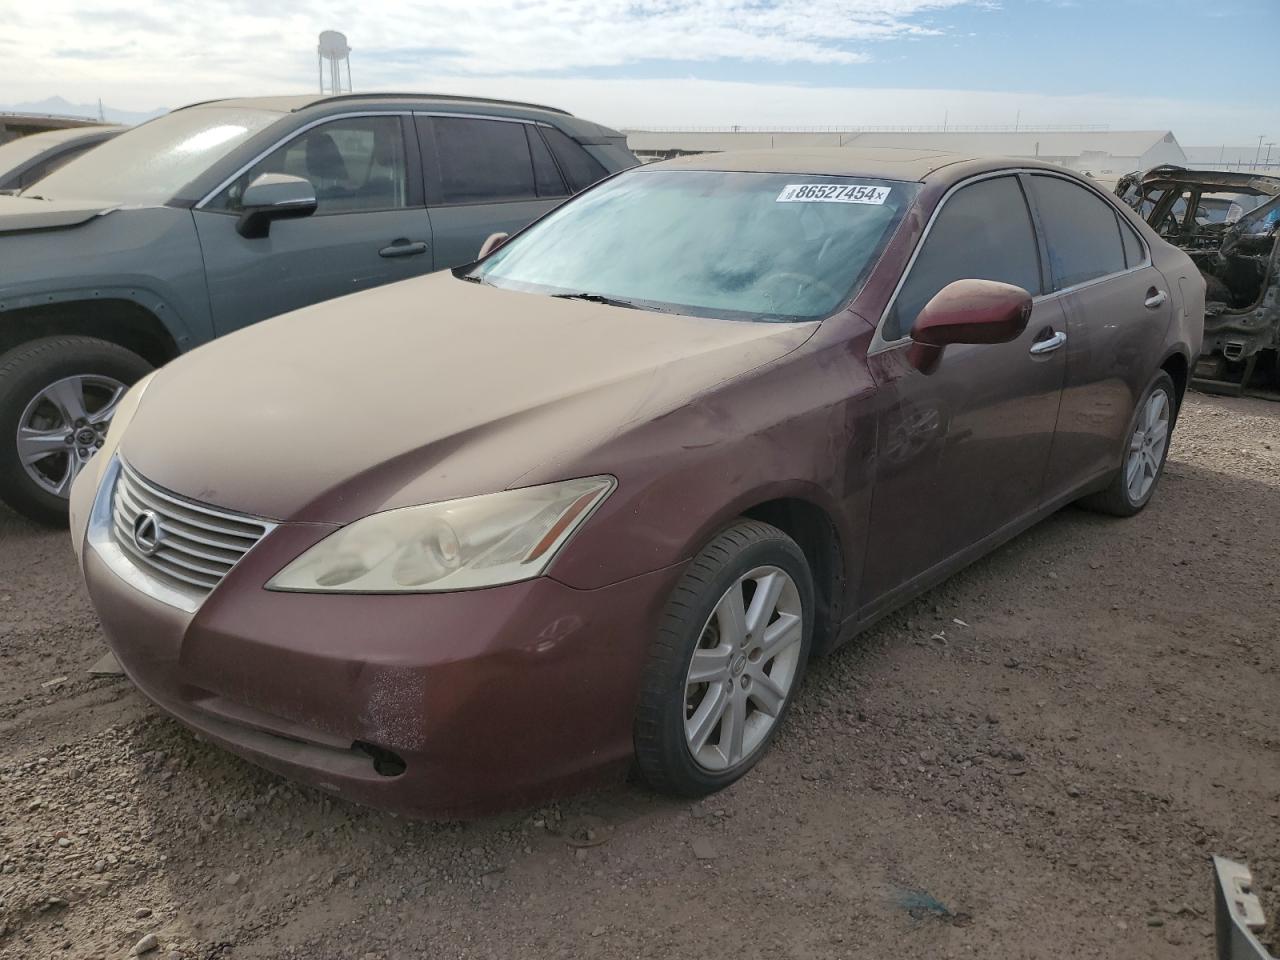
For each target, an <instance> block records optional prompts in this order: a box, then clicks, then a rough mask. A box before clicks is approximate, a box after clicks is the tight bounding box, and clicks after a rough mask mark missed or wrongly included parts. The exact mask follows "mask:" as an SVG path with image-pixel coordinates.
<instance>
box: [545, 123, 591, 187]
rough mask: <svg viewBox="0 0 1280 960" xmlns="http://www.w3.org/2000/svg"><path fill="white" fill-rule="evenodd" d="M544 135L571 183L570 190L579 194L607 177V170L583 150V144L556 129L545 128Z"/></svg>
mask: <svg viewBox="0 0 1280 960" xmlns="http://www.w3.org/2000/svg"><path fill="white" fill-rule="evenodd" d="M542 134H543V136H545V137H546V138H547V143H548V144H549V145H550V147H551V152H552V153H554V154H555V155H556V160H557V161H559V163H560V169H561V170H563V171H564V175H565V177H566V178H567V179H568V181H569V188H570V189H571V190H573V192H574V193H577V192H578V191H579V190H585V189H586V188H587V187H589V186H591V185H592V184H593V183H595V182H596V181H598V180H603V179H604V177H605V169H604V167H602V166H601V165H600V162H599V161H598V160H596V158H595V157H593V156H591V154H589V153H587V151H585V150H583V149H582V144H580V143H575V142H574V141H573V140H571V139H570V138H569V137H568V136H566V135H565V134H564V133H562V132H561V131H559V130H557V129H556V128H555V127H543V128H542Z"/></svg>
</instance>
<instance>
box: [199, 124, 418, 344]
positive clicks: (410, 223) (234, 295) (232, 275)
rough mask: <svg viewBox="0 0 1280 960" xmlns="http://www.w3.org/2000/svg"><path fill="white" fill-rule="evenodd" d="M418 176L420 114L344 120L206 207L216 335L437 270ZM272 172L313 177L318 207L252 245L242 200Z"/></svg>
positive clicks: (293, 143) (203, 237) (274, 156)
mask: <svg viewBox="0 0 1280 960" xmlns="http://www.w3.org/2000/svg"><path fill="white" fill-rule="evenodd" d="M419 169H420V167H419V161H418V150H417V143H416V139H415V138H414V137H413V136H412V118H411V117H409V116H408V115H403V116H402V115H398V114H388V113H378V114H369V115H360V116H348V117H342V118H339V119H334V120H329V121H326V122H323V123H320V124H317V125H314V126H311V127H308V128H307V129H305V130H303V131H301V132H299V133H298V134H296V135H295V136H293V137H292V138H290V139H289V140H287V141H286V142H285V143H283V144H282V145H280V146H279V147H277V148H276V149H275V150H273V151H272V152H271V153H270V154H268V155H267V156H266V157H265V158H263V159H262V160H259V161H258V162H256V163H255V164H254V165H253V166H252V167H251V168H250V169H248V170H247V171H245V172H244V173H243V174H241V175H240V176H239V177H237V178H236V180H235V181H234V182H232V183H231V184H230V185H229V186H227V187H226V188H225V189H224V190H222V192H221V193H219V194H218V195H217V196H216V197H214V198H213V199H212V200H211V201H210V202H209V203H208V204H206V205H205V206H203V207H202V208H199V209H197V210H196V211H195V212H194V214H195V222H196V230H197V232H198V233H199V235H200V244H201V247H202V248H203V253H204V260H205V272H206V275H207V277H208V281H209V300H210V304H211V306H212V309H213V321H214V325H215V328H216V329H217V332H218V333H219V334H223V333H227V332H228V331H230V330H235V329H237V328H238V327H242V326H245V325H246V324H249V323H254V322H256V321H258V320H262V319H265V318H266V317H271V316H275V315H277V314H280V313H285V312H286V311H289V310H296V309H297V308H299V307H304V306H307V305H308V304H312V303H317V302H319V301H321V300H328V299H330V298H332V297H338V296H342V295H343V294H348V293H355V292H356V291H358V290H365V289H368V288H370V287H375V286H378V285H380V284H384V283H391V282H393V281H396V280H404V279H406V278H408V277H413V276H416V275H418V274H422V273H427V272H428V271H430V270H431V269H432V266H433V263H434V259H433V253H432V249H431V248H432V244H431V240H432V237H431V221H430V218H429V217H428V215H427V210H426V206H425V204H424V198H423V193H422V178H421V175H420V173H419ZM263 173H286V174H290V175H292V176H298V177H302V178H304V179H306V180H309V181H310V182H311V185H312V186H313V187H314V188H315V191H316V200H317V201H318V206H317V209H316V212H315V213H314V214H313V215H312V216H310V217H306V218H303V219H300V220H279V221H277V222H275V223H273V224H272V225H271V232H270V233H269V235H268V236H266V237H262V238H255V239H246V238H244V237H242V236H240V234H239V233H238V232H236V222H237V219H238V217H239V212H240V197H241V196H242V195H243V193H244V190H245V188H246V187H247V186H248V185H249V184H250V183H252V182H253V180H254V179H255V178H257V177H258V176H259V175H261V174H263Z"/></svg>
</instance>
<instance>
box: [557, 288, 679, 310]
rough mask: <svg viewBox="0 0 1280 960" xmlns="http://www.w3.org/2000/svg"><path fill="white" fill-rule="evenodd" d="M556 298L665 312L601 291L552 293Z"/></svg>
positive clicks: (658, 308)
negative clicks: (606, 294) (608, 295)
mask: <svg viewBox="0 0 1280 960" xmlns="http://www.w3.org/2000/svg"><path fill="white" fill-rule="evenodd" d="M551 296H553V297H555V298H556V299H557V300H586V301H587V302H588V303H603V304H605V305H606V306H610V307H627V308H629V309H631V310H652V311H654V312H655V313H667V312H668V311H666V310H663V309H662V308H660V307H652V306H649V305H648V304H644V303H636V302H635V301H634V300H622V299H620V298H618V297H606V296H605V295H604V294H601V293H553V294H551Z"/></svg>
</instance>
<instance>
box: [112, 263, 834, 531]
mask: <svg viewBox="0 0 1280 960" xmlns="http://www.w3.org/2000/svg"><path fill="white" fill-rule="evenodd" d="M816 327H817V324H816V323H803V324H769V323H745V322H734V321H728V320H715V319H707V318H698V317H687V316H679V315H674V314H663V313H656V312H651V311H639V310H631V309H626V308H621V307H611V306H605V305H602V304H598V303H589V302H585V301H578V300H562V299H555V298H551V297H546V296H539V295H536V294H529V293H516V292H511V291H505V290H499V289H497V288H494V287H491V286H482V285H479V284H474V283H469V282H466V281H463V280H459V279H457V278H455V277H453V276H452V275H451V274H449V273H448V272H445V273H438V274H434V275H432V276H429V277H423V278H419V279H415V280H408V281H404V282H401V283H397V284H392V285H389V286H385V287H380V288H378V289H375V290H370V291H366V292H363V293H359V294H354V295H352V296H348V297H343V298H341V299H338V300H331V301H329V302H327V303H323V304H320V305H318V306H314V307H308V308H306V309H304V310H299V311H296V312H294V313H290V314H286V315H284V316H281V317H277V318H275V319H274V320H268V321H265V322H263V323H260V324H258V325H256V326H254V327H251V328H248V329H246V330H244V331H242V332H240V333H237V334H233V335H232V336H229V337H224V338H222V339H220V340H216V341H214V342H213V343H211V344H208V345H207V346H204V347H201V348H200V349H199V350H196V351H194V352H193V353H190V354H188V355H186V356H185V357H182V358H180V359H178V360H176V361H174V362H173V363H172V364H170V365H169V366H168V367H166V368H164V369H163V370H162V371H161V372H160V373H159V375H157V376H156V378H155V379H154V380H153V381H152V383H151V385H150V387H149V388H148V389H147V393H146V395H145V397H144V399H143V402H142V404H141V406H140V407H139V409H138V412H137V414H136V415H135V417H134V420H133V422H132V424H131V425H130V427H129V428H128V430H127V432H126V434H125V436H124V438H123V441H122V444H121V454H122V455H123V456H124V457H125V459H126V460H127V461H128V462H129V463H130V464H131V465H132V466H133V467H134V468H135V469H136V470H138V471H139V472H141V473H142V474H143V475H144V476H146V477H147V478H148V479H150V480H151V481H153V482H154V483H157V484H159V485H160V486H162V487H166V488H168V489H169V490H171V491H173V492H176V493H179V494H182V495H185V496H187V497H190V498H193V499H196V500H200V501H202V502H206V503H210V504H214V505H217V506H220V507H223V508H226V509H230V510H235V511H239V512H243V513H248V514H253V515H256V516H260V517H265V518H268V519H274V520H294V521H316V522H336V523H342V522H347V521H350V520H352V519H355V518H357V517H360V516H364V515H366V514H368V513H371V512H374V511H376V510H381V509H389V508H391V507H396V506H404V505H408V504H413V503H427V502H432V501H437V500H445V499H451V498H454V497H463V496H471V495H475V494H479V493H487V492H492V491H495V490H502V489H505V488H507V487H509V486H516V485H520V481H521V478H524V477H527V476H528V475H529V474H531V473H532V472H534V471H535V470H536V469H537V468H538V467H539V466H541V465H544V464H547V463H549V462H550V461H553V460H554V461H556V463H557V464H558V465H560V464H563V465H564V466H563V469H565V470H571V469H572V464H573V462H574V455H575V454H579V453H585V452H587V451H589V450H590V449H591V448H592V447H593V446H595V445H597V444H599V443H600V442H601V441H603V440H605V439H608V438H610V437H613V436H615V435H617V434H618V433H620V432H622V431H624V430H626V429H628V428H630V427H633V426H636V425H638V424H641V423H644V422H647V421H649V420H652V419H653V418H655V417H658V416H661V415H663V414H665V413H669V412H670V411H672V410H674V409H676V408H678V407H680V406H682V405H683V404H685V403H687V402H688V401H689V400H690V399H691V398H693V397H694V396H696V395H698V394H699V393H701V392H704V391H706V390H707V389H709V388H711V387H713V386H714V385H716V384H717V383H721V382H723V381H725V380H728V379H730V378H733V377H735V376H738V375H740V374H742V373H743V372H745V371H747V370H750V369H752V368H754V367H757V366H759V365H761V364H764V363H768V362H770V361H772V360H775V359H777V358H779V357H781V356H783V355H785V354H786V353H788V352H789V351H791V350H793V349H795V348H796V347H797V346H799V345H800V344H801V343H803V342H804V340H805V339H807V338H808V337H809V336H810V335H811V334H812V332H813V331H814V330H815V329H816ZM542 479H547V478H546V477H543V478H542ZM524 482H526V483H528V482H535V481H532V480H528V479H526V480H525V481H524Z"/></svg>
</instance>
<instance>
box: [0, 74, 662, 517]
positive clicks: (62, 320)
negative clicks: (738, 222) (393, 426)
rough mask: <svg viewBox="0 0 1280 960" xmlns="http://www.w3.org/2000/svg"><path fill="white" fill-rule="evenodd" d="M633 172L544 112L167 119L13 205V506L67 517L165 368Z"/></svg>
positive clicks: (6, 454) (3, 236) (2, 490)
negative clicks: (126, 411) (132, 393)
mask: <svg viewBox="0 0 1280 960" xmlns="http://www.w3.org/2000/svg"><path fill="white" fill-rule="evenodd" d="M636 162H637V161H636V159H635V157H634V156H633V155H632V154H631V152H630V151H629V150H628V149H627V146H626V138H625V137H624V136H623V135H622V134H620V133H618V132H617V131H614V130H610V129H609V128H607V127H602V126H600V125H598V124H595V123H591V122H588V121H586V120H581V119H578V118H576V117H573V116H571V115H570V114H567V113H564V112H563V111H560V110H555V109H552V108H550V107H539V106H533V105H529V104H521V103H511V102H506V101H496V100H479V99H469V98H464V97H436V96H425V95H407V94H406V95H401V94H380V95H348V96H337V97H314V96H294V97H269V98H254V99H244V100H219V101H212V102H209V103H201V104H195V105H193V106H190V107H185V108H183V109H180V110H175V111H174V112H172V113H169V114H166V115H165V116H163V117H160V118H158V119H156V120H152V121H150V122H149V123H146V124H143V125H142V126H139V127H136V128H134V129H132V130H129V131H128V132H126V133H123V134H121V135H120V136H118V137H116V138H115V139H114V140H111V141H109V142H107V143H104V144H103V145H102V146H100V147H98V148H97V149H96V150H94V151H92V152H90V153H88V154H86V155H85V156H83V157H81V158H79V159H77V160H73V161H72V162H71V163H69V164H67V165H66V166H64V167H62V168H60V169H58V170H56V171H54V172H53V173H51V174H50V175H49V176H47V177H45V178H44V179H43V180H40V181H39V182H38V183H36V184H34V185H33V186H31V187H29V188H27V189H26V190H25V191H24V192H23V193H22V194H21V195H19V196H16V197H0V499H3V500H4V501H5V502H7V503H8V504H9V505H10V506H12V507H13V508H15V509H17V510H19V511H20V512H22V513H25V514H27V515H28V516H30V517H33V518H36V519H41V520H45V521H49V522H65V517H66V504H67V495H68V492H69V491H70V487H71V481H72V480H73V479H74V478H75V476H76V474H77V473H78V472H79V470H80V468H81V467H82V466H83V464H84V463H85V462H86V461H87V460H88V459H89V458H90V457H92V456H93V455H94V453H95V452H96V450H97V449H98V448H99V447H100V446H101V445H102V441H103V437H104V436H105V433H106V429H107V426H108V424H109V422H110V420H111V415H112V413H113V412H114V408H115V404H116V402H117V401H118V400H119V398H120V397H121V396H122V395H123V393H124V389H125V387H126V386H127V385H129V384H131V383H132V382H133V381H134V380H136V379H138V378H139V377H141V376H142V375H143V374H145V373H146V372H147V371H148V370H149V369H151V368H152V367H154V366H158V365H159V364H162V363H164V362H166V361H167V360H169V359H171V358H172V357H174V356H175V355H177V354H179V353H181V352H183V351H186V350H190V349H191V348H193V347H196V346H199V345H200V344H202V343H205V342H207V341H208V340H210V339H212V338H214V337H217V336H220V335H222V334H224V333H229V332H231V331H232V330H236V329H238V328H240V327H243V326H245V325H246V324H250V323H254V322H256V321H258V320H262V319H265V318H266V317H271V316H275V315H276V314H280V313H284V312H286V311H289V310H294V309H296V308H298V307H303V306H306V305H308V304H311V303H315V302H317V301H320V300H326V299H328V298H330V297H337V296H341V295H343V294H347V293H354V292H356V291H359V290H364V289H367V288H369V287H373V286H377V285H379V284H383V283H392V282H394V281H396V280H403V279H406V278H408V277H412V276H416V275H418V274H422V273H427V272H429V271H432V270H440V269H443V268H445V267H451V266H456V265H458V264H461V263H467V262H469V261H471V260H474V259H475V258H476V255H477V252H478V251H479V249H480V246H481V244H482V243H483V242H484V240H485V238H486V237H488V236H489V235H490V234H493V233H514V232H515V231H516V230H519V229H520V228H522V227H524V226H525V225H526V224H528V223H530V222H531V221H533V220H534V219H536V218H537V217H539V216H541V215H542V214H543V213H546V212H547V211H548V210H550V209H551V208H553V207H554V206H556V205H557V204H559V203H560V202H561V201H562V200H564V198H566V197H568V196H570V195H571V194H573V193H576V192H578V191H579V190H582V189H583V188H584V187H587V186H589V185H590V184H592V183H594V182H595V181H597V180H600V179H602V178H603V177H605V176H608V175H609V174H612V173H615V172H617V171H619V170H622V169H625V168H627V167H631V166H634V165H635V164H636ZM422 310H423V317H424V320H425V319H428V318H429V317H430V312H431V305H430V304H423V305H422ZM351 319H352V322H353V323H359V322H360V317H358V316H353V317H352V318H351ZM281 362H287V358H281ZM334 389H341V385H340V384H335V385H334ZM207 413H208V411H205V410H191V411H189V415H190V418H191V429H193V430H199V429H200V420H201V418H202V417H204V416H206V415H207ZM322 427H323V425H319V424H318V425H317V429H322Z"/></svg>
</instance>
